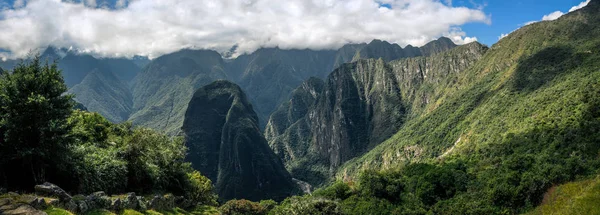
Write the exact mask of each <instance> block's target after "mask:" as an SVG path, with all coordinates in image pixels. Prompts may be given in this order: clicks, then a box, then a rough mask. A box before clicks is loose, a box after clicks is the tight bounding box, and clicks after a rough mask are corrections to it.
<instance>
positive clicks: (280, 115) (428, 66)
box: [265, 43, 487, 185]
mask: <svg viewBox="0 0 600 215" xmlns="http://www.w3.org/2000/svg"><path fill="white" fill-rule="evenodd" d="M486 50H487V48H486V47H485V46H483V45H481V44H479V43H471V44H467V45H463V46H459V47H456V48H454V49H451V50H449V51H447V52H442V53H439V54H435V55H433V56H430V57H416V58H407V59H402V60H396V61H392V62H390V63H387V64H386V63H384V62H383V61H375V60H359V61H358V62H359V63H354V64H347V65H343V66H342V67H340V68H339V69H338V70H339V71H338V70H336V71H335V72H334V73H332V74H331V75H330V77H329V78H328V80H329V82H328V84H327V86H326V87H323V89H324V90H323V91H318V89H319V88H321V87H315V86H318V85H316V83H318V82H317V81H315V80H309V81H307V82H306V83H304V84H303V85H302V86H301V87H299V88H298V89H296V90H295V91H294V93H292V99H291V100H290V101H288V102H286V103H284V104H282V105H281V106H280V107H279V108H278V110H277V111H275V112H274V113H273V114H272V115H271V118H270V120H269V123H268V125H267V129H266V130H265V137H266V138H267V140H268V141H269V144H270V146H271V148H273V150H274V151H275V152H276V153H277V154H278V155H279V156H280V157H281V158H282V159H283V160H284V162H285V163H286V167H287V168H288V170H290V172H291V173H292V175H293V176H294V177H296V178H299V179H302V180H305V181H308V182H310V183H313V184H315V185H318V184H320V183H322V182H324V181H326V180H327V179H328V178H329V176H330V173H331V172H333V171H335V169H336V167H337V166H339V165H340V164H341V163H343V162H344V161H347V160H349V159H351V158H353V157H354V156H358V155H362V153H364V152H365V150H367V149H370V148H372V147H374V146H375V145H377V144H379V143H380V142H382V141H384V140H385V139H387V138H388V137H390V136H391V135H392V134H394V133H395V132H396V131H397V130H398V129H399V128H400V126H401V124H402V121H403V120H404V118H406V117H413V115H418V114H417V113H421V112H423V111H424V110H425V108H424V106H425V105H426V104H427V103H428V101H429V100H432V101H433V100H434V98H437V97H439V96H440V94H441V93H443V92H442V89H444V88H443V87H444V86H446V85H445V83H446V82H450V83H451V81H448V80H453V79H456V76H457V75H458V74H459V73H460V72H461V71H463V70H465V69H466V68H468V67H469V66H470V65H472V64H473V63H474V62H476V61H477V60H478V59H480V58H481V56H482V55H483V54H484V53H485V51H486ZM366 65H376V66H366ZM357 71H358V72H357ZM357 74H358V75H357ZM350 80H352V81H350ZM337 82H339V83H337ZM346 82H348V83H346ZM363 82H367V83H363ZM349 85H355V86H352V87H349ZM349 89H356V90H355V91H356V92H358V94H352V93H350V91H351V90H349ZM308 92H311V93H308ZM321 97H322V98H321ZM317 98H318V99H317ZM311 102H312V103H311ZM317 103H318V104H317ZM308 113H310V114H311V115H310V116H308V115H307V114H308ZM406 113H410V115H408V116H407V115H406ZM329 147H331V148H329ZM316 155H319V156H316Z"/></svg>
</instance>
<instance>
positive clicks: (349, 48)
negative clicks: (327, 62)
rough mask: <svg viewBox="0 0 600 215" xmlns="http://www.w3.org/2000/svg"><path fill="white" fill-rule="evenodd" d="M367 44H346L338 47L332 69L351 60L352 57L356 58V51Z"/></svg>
mask: <svg viewBox="0 0 600 215" xmlns="http://www.w3.org/2000/svg"><path fill="white" fill-rule="evenodd" d="M365 46H367V44H366V43H361V44H346V45H344V46H342V48H340V49H338V50H337V52H336V54H335V58H334V63H333V67H332V68H331V70H332V71H333V69H336V68H338V67H340V66H341V65H342V64H344V63H348V62H351V61H352V58H354V56H355V55H356V53H357V52H358V51H360V50H361V49H363V48H364V47H365Z"/></svg>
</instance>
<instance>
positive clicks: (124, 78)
mask: <svg viewBox="0 0 600 215" xmlns="http://www.w3.org/2000/svg"><path fill="white" fill-rule="evenodd" d="M100 61H102V63H104V64H106V65H107V66H108V68H109V69H110V71H112V73H113V74H114V75H115V76H116V77H117V78H119V80H120V81H121V82H123V83H126V84H129V83H130V82H131V80H133V78H134V77H135V76H136V75H137V74H138V73H139V72H140V71H141V70H142V67H140V66H138V65H137V64H136V63H135V60H134V59H126V58H102V59H100Z"/></svg>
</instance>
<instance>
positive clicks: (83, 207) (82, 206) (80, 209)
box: [76, 201, 90, 214]
mask: <svg viewBox="0 0 600 215" xmlns="http://www.w3.org/2000/svg"><path fill="white" fill-rule="evenodd" d="M88 210H90V207H89V206H88V204H87V203H86V202H85V201H79V202H77V211H76V212H77V213H80V214H84V213H85V212H87V211H88Z"/></svg>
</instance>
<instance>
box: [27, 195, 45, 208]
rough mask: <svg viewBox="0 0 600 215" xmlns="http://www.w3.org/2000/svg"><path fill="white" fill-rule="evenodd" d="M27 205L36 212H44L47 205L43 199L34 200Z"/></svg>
mask: <svg viewBox="0 0 600 215" xmlns="http://www.w3.org/2000/svg"><path fill="white" fill-rule="evenodd" d="M29 205H31V206H32V207H34V208H35V209H38V210H45V209H46V208H48V204H46V200H44V198H35V199H33V201H31V202H29Z"/></svg>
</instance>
